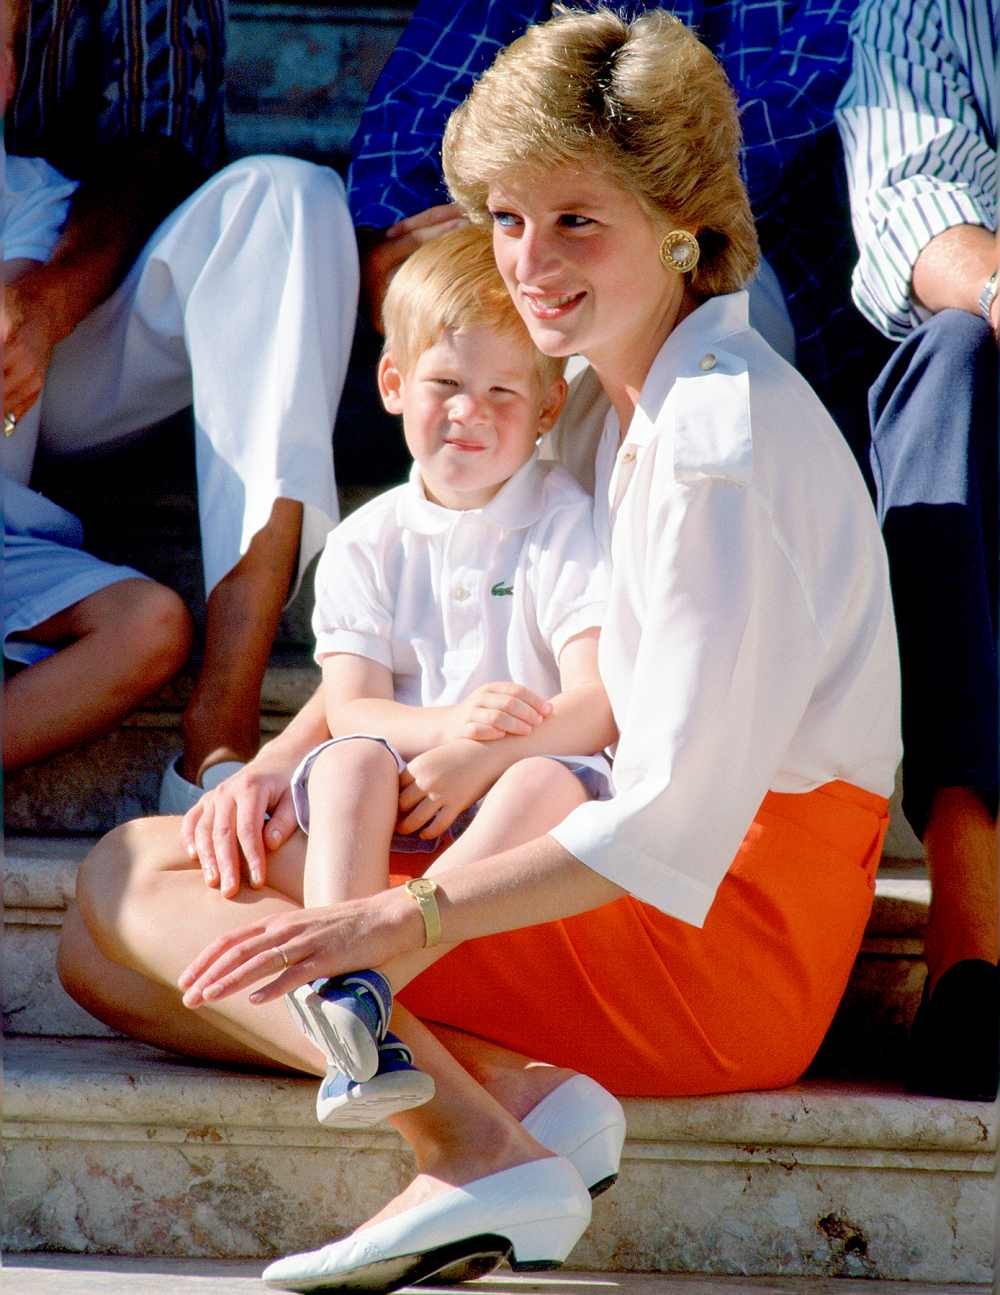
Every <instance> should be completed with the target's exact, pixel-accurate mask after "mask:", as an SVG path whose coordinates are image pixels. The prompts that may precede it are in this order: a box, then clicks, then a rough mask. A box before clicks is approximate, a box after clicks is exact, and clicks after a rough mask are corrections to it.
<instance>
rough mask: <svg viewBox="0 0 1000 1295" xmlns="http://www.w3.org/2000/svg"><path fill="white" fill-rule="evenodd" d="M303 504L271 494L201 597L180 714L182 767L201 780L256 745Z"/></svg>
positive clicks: (189, 776)
mask: <svg viewBox="0 0 1000 1295" xmlns="http://www.w3.org/2000/svg"><path fill="white" fill-rule="evenodd" d="M301 530H302V505H301V504H300V503H298V502H297V501H295V500H293V499H277V500H275V503H274V507H273V509H272V510H271V516H270V518H269V520H268V523H267V525H266V526H264V527H262V529H261V530H259V531H258V532H257V534H256V535H255V536H254V537H253V540H252V541H251V543H250V547H249V548H248V549H247V551H246V553H244V554H243V556H242V557H241V558H240V560H239V562H237V564H236V566H234V567H233V569H232V570H231V571H229V572H228V573H227V574H226V575H225V576H224V577H223V579H222V580H220V581H219V583H218V584H217V585H216V586H215V588H214V589H213V590H212V592H211V594H210V595H209V598H208V607H207V617H206V623H205V659H204V661H203V663H202V667H201V673H200V674H199V676H198V680H197V683H196V684H195V687H194V691H193V693H192V694H191V699H190V701H189V702H188V704H187V708H186V709H185V711H184V715H183V717H182V719H181V729H182V732H183V735H184V755H183V758H182V761H181V774H182V776H183V777H185V778H186V779H187V780H188V782H193V783H197V784H200V782H201V777H202V774H203V773H204V772H205V770H206V769H208V768H209V767H210V766H211V765H213V764H218V763H220V762H221V761H223V760H242V761H247V760H250V759H252V757H253V756H254V755H256V753H257V748H258V746H259V745H260V690H261V684H262V683H263V680H264V671H265V670H266V669H267V662H268V657H269V656H270V654H271V645H272V644H273V642H274V636H275V634H276V632H277V629H278V622H279V621H280V619H281V612H282V608H283V607H284V604H285V599H286V597H287V596H288V590H289V588H290V586H291V582H292V575H293V573H294V571H295V564H296V562H297V560H298V552H299V535H300V534H301Z"/></svg>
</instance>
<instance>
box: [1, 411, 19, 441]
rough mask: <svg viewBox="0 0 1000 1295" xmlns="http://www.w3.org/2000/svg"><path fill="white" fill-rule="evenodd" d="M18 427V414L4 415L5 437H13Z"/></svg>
mask: <svg viewBox="0 0 1000 1295" xmlns="http://www.w3.org/2000/svg"><path fill="white" fill-rule="evenodd" d="M16 427H17V415H16V414H4V416H3V434H4V436H13V435H14V429H15V428H16Z"/></svg>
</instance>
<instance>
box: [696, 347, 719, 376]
mask: <svg viewBox="0 0 1000 1295" xmlns="http://www.w3.org/2000/svg"><path fill="white" fill-rule="evenodd" d="M717 363H718V361H717V360H716V358H715V356H714V355H713V354H712V352H711V351H709V353H708V354H707V355H703V356H702V357H701V359H700V360H699V361H698V368H699V369H704V370H705V372H706V373H707V372H708V371H709V369H714V368H715V366H716V364H717Z"/></svg>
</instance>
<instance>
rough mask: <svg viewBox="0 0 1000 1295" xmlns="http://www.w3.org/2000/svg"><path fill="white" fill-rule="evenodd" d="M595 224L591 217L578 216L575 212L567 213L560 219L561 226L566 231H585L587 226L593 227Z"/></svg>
mask: <svg viewBox="0 0 1000 1295" xmlns="http://www.w3.org/2000/svg"><path fill="white" fill-rule="evenodd" d="M593 223H594V222H593V221H592V220H591V219H590V217H589V216H577V215H576V214H575V213H573V212H566V214H565V215H562V216H560V217H559V224H560V225H562V226H563V228H564V229H583V227H584V226H585V225H592V224H593Z"/></svg>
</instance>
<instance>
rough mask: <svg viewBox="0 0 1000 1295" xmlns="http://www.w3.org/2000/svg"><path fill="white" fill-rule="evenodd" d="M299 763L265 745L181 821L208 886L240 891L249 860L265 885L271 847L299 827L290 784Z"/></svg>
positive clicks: (250, 871)
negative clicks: (281, 757)
mask: <svg viewBox="0 0 1000 1295" xmlns="http://www.w3.org/2000/svg"><path fill="white" fill-rule="evenodd" d="M294 767H295V766H294V764H293V765H292V767H291V768H289V767H288V764H287V761H284V760H277V761H275V760H273V759H271V758H270V757H269V754H268V749H267V748H266V747H264V748H263V749H262V750H261V752H260V753H259V754H258V755H257V757H256V758H255V759H254V760H252V761H251V762H250V764H248V765H246V766H245V768H243V769H240V771H239V772H238V773H234V774H232V775H231V777H229V778H227V779H226V780H225V781H224V782H220V783H219V785H218V787H214V788H213V789H212V790H211V791H206V792H205V794H204V796H202V798H201V800H199V801H198V803H197V805H195V806H194V807H193V808H192V809H189V810H188V812H187V813H186V814H185V815H184V818H183V819H182V820H181V839H182V840H183V842H184V848H185V850H186V851H187V854H188V858H189V859H197V861H198V862H199V863H200V864H201V872H202V877H203V878H204V880H205V885H206V886H217V887H218V888H219V890H220V892H221V893H222V894H223V895H225V897H226V898H227V899H231V898H232V897H233V896H234V895H235V894H236V893H237V892H238V891H239V888H240V883H241V880H242V871H243V861H244V860H245V861H246V871H247V878H248V880H249V882H250V885H251V886H253V887H254V888H258V887H260V886H263V885H264V882H265V880H266V879H267V853H268V851H269V850H272V851H273V850H277V849H278V847H279V846H282V845H284V844H285V842H286V841H287V840H288V838H289V837H290V836H291V835H292V833H293V832H294V831H295V829H296V826H297V824H296V821H295V810H294V809H293V807H292V793H291V790H290V787H289V780H290V778H291V774H292V771H293V770H294ZM269 815H270V818H269V817H268V816H269Z"/></svg>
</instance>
